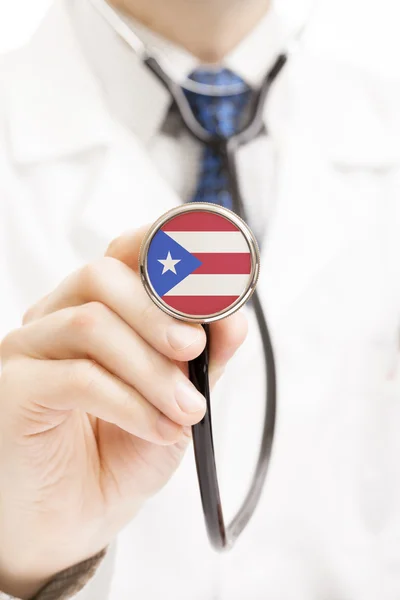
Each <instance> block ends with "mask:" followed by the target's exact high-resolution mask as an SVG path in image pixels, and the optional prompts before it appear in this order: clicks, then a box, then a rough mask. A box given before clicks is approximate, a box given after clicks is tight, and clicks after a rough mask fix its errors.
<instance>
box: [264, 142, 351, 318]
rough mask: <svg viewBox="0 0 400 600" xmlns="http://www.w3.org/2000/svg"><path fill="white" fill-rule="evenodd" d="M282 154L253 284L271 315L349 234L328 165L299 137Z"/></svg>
mask: <svg viewBox="0 0 400 600" xmlns="http://www.w3.org/2000/svg"><path fill="white" fill-rule="evenodd" d="M284 150H285V151H284V154H282V155H281V156H280V168H279V171H278V175H277V184H276V193H277V199H276V202H275V210H274V214H273V215H271V218H270V225H269V227H268V230H267V233H266V238H265V240H264V244H263V252H262V266H261V277H260V284H259V285H260V288H261V289H262V292H263V294H262V295H263V297H264V298H265V299H266V302H267V303H268V310H269V313H270V314H271V315H274V316H276V317H278V316H281V315H283V314H284V313H285V311H286V310H287V308H288V307H289V306H290V304H291V303H293V302H295V301H296V298H297V297H298V296H299V295H300V294H301V293H302V291H303V290H304V288H306V287H307V285H308V284H309V283H310V280H312V279H313V278H314V277H315V276H317V274H318V272H319V271H320V270H321V269H323V267H324V265H326V264H327V263H328V261H329V260H330V259H332V257H334V256H335V255H337V254H338V253H339V252H340V251H341V250H342V249H343V248H344V247H345V245H346V242H348V241H349V240H350V239H351V234H352V231H353V230H354V220H353V215H352V210H351V197H347V196H348V194H347V193H346V189H345V188H343V187H341V186H340V184H339V181H338V179H337V177H335V173H334V171H332V169H331V168H330V167H329V165H327V163H326V162H325V161H324V160H323V159H322V158H321V157H318V154H316V153H315V151H314V149H313V148H312V147H307V142H306V140H305V139H298V140H292V141H291V142H290V144H287V145H286V147H285V149H284ZM346 209H347V211H346Z"/></svg>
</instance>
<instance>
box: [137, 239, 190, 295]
mask: <svg viewBox="0 0 400 600" xmlns="http://www.w3.org/2000/svg"><path fill="white" fill-rule="evenodd" d="M168 253H170V254H171V258H173V259H174V260H179V262H178V263H176V265H175V271H176V274H175V273H173V272H172V271H167V272H166V273H164V274H163V269H164V266H163V264H162V263H160V262H159V260H165V259H166V258H167V256H168ZM201 264H202V263H201V261H200V260H198V258H196V257H195V256H193V254H190V252H188V251H187V250H186V249H185V248H184V247H183V246H181V245H180V244H178V242H175V240H173V239H172V238H171V237H170V236H169V235H168V234H166V233H165V232H164V231H161V230H159V231H157V233H156V234H155V236H154V237H153V239H152V240H151V244H150V247H149V250H148V253H147V272H148V275H149V279H150V282H151V284H152V286H153V288H154V290H155V291H156V292H157V294H158V295H159V296H164V295H165V294H166V293H167V292H169V291H170V290H172V288H173V287H175V286H176V285H177V284H178V283H180V282H181V281H183V279H186V277H188V276H189V275H191V273H193V272H194V271H196V269H198V268H199V267H200V265H201Z"/></svg>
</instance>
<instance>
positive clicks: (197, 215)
mask: <svg viewBox="0 0 400 600" xmlns="http://www.w3.org/2000/svg"><path fill="white" fill-rule="evenodd" d="M161 229H162V230H163V231H238V228H237V227H236V225H234V224H233V223H231V221H229V220H228V219H226V218H225V217H221V215H216V214H214V213H211V212H207V211H205V210H201V211H200V210H199V211H193V212H188V213H184V214H182V215H177V216H176V217H173V218H172V219H170V221H168V222H167V223H165V225H163V226H162V228H161Z"/></svg>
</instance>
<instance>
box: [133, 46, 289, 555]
mask: <svg viewBox="0 0 400 600" xmlns="http://www.w3.org/2000/svg"><path fill="white" fill-rule="evenodd" d="M286 61H287V55H286V54H280V55H279V56H278V57H277V59H276V61H275V63H274V65H273V66H272V68H271V69H270V71H269V72H268V74H267V76H266V77H265V79H264V81H263V83H262V85H261V87H260V90H259V91H258V94H257V98H256V102H255V104H254V110H253V113H252V115H251V118H250V119H249V120H248V122H247V124H246V125H245V127H244V128H243V129H242V130H241V131H240V132H239V133H237V134H235V135H234V136H232V137H230V138H228V139H224V138H220V137H218V136H213V135H212V134H210V133H209V132H208V131H207V130H206V129H204V128H203V127H202V126H201V125H200V123H199V122H198V121H197V120H196V118H195V116H194V115H193V113H192V110H191V108H190V106H189V103H188V101H187V99H186V97H185V94H184V93H183V90H182V88H181V87H180V86H179V85H178V84H177V83H175V82H174V81H173V80H172V79H171V78H170V77H169V76H168V75H167V74H166V73H165V71H164V70H163V69H162V68H161V66H160V64H159V63H158V62H157V60H156V59H155V58H154V57H151V56H148V57H146V58H145V59H144V60H143V62H144V64H145V65H146V66H147V67H148V68H149V69H150V70H151V71H152V72H153V73H154V75H155V76H156V77H157V78H158V79H159V80H160V81H161V82H162V83H163V85H164V86H165V87H166V88H167V90H168V91H169V93H170V95H171V97H172V99H173V101H174V103H175V105H176V107H177V109H178V111H179V113H180V116H181V118H182V121H183V123H184V125H185V126H186V128H187V130H188V132H189V133H190V134H191V135H192V136H193V137H194V138H196V139H197V140H198V141H200V142H202V143H204V144H209V145H213V146H214V147H216V149H217V150H218V151H219V152H220V153H221V154H222V156H223V157H224V160H225V164H226V171H227V174H228V179H229V185H230V192H231V197H232V201H233V211H234V212H235V213H236V214H237V215H238V216H239V217H241V218H242V219H243V220H244V221H246V214H245V207H244V205H243V200H242V194H241V190H240V185H239V180H238V176H237V167H236V156H235V155H236V150H237V148H238V147H239V146H241V145H243V144H246V143H248V142H249V141H251V140H253V139H255V138H256V137H257V136H258V135H259V134H260V133H261V131H262V130H263V129H264V127H265V125H264V119H263V116H264V106H265V102H266V99H267V96H268V92H269V90H270V87H271V84H272V83H273V81H274V80H275V79H276V77H277V76H278V74H279V73H280V72H281V70H282V68H283V67H284V65H285V63H286ZM251 301H252V305H253V308H254V312H255V315H256V319H257V322H258V326H259V329H260V334H261V340H262V345H263V350H264V360H265V369H266V407H265V416H264V423H263V432H262V441H261V446H260V451H259V455H258V460H257V465H256V467H255V470H254V474H253V479H252V483H251V485H250V489H249V491H248V493H247V495H246V497H245V499H244V501H243V503H242V505H241V507H240V509H239V511H238V513H237V514H236V516H235V517H234V518H233V520H232V521H231V523H229V525H228V526H227V525H226V524H225V520H224V515H223V511H222V503H221V497H220V490H219V485H218V477H217V469H216V462H215V450H214V441H213V432H212V420H211V402H210V387H209V380H208V360H209V345H210V330H209V326H208V325H204V328H205V330H206V333H207V346H206V348H205V350H204V352H203V353H202V354H201V355H200V356H199V357H198V358H197V359H195V360H193V361H190V362H189V377H190V380H191V381H192V383H193V384H194V385H195V386H196V388H197V389H198V390H199V391H200V393H202V394H203V395H204V397H205V399H206V402H207V412H206V414H205V416H204V418H203V420H202V421H201V422H200V423H199V424H197V425H195V426H194V427H193V444H194V452H195V460H196V467H197V475H198V480H199V487H200V495H201V501H202V506H203V512H204V517H205V522H206V528H207V533H208V537H209V539H210V542H211V544H212V546H213V547H214V548H215V549H216V550H225V549H228V548H231V547H232V546H233V544H234V543H235V541H236V540H237V539H238V537H239V536H240V534H241V533H242V531H243V530H244V528H245V527H246V525H247V524H248V522H249V520H250V518H251V517H252V515H253V513H254V511H255V509H256V507H257V504H258V501H259V499H260V496H261V493H262V490H263V487H264V483H265V480H266V476H267V472H268V467H269V463H270V458H271V452H272V445H273V439H274V432H275V420H276V395H277V389H276V387H277V386H276V368H275V359H274V352H273V347H272V342H271V336H270V333H269V329H268V325H267V321H266V318H265V315H264V311H263V308H262V304H261V302H260V299H259V296H258V293H257V290H256V291H255V292H254V293H253V296H252V300H251Z"/></svg>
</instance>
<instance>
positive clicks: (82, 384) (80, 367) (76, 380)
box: [69, 359, 104, 395]
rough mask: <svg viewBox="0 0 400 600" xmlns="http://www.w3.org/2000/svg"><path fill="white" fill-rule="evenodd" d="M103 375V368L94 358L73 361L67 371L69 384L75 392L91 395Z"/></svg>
mask: <svg viewBox="0 0 400 600" xmlns="http://www.w3.org/2000/svg"><path fill="white" fill-rule="evenodd" d="M103 376H104V369H103V368H102V367H101V366H100V365H99V364H98V363H96V362H95V361H94V360H90V359H87V360H85V359H83V360H80V361H74V364H73V366H72V368H71V369H70V373H69V384H70V386H71V387H72V389H73V390H74V391H76V392H80V393H82V394H85V395H92V393H93V391H94V389H95V388H96V387H97V386H98V385H99V380H101V379H102V378H103Z"/></svg>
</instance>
